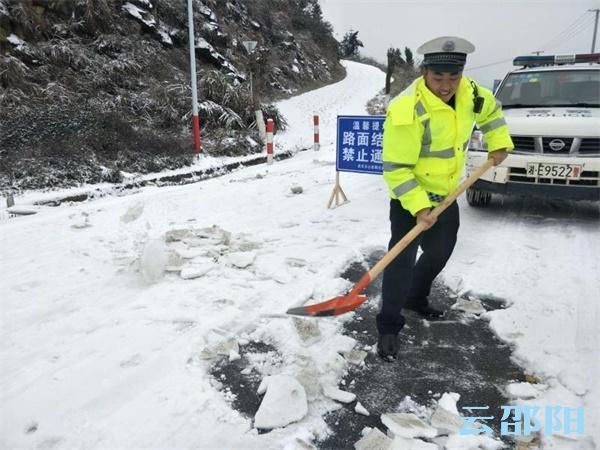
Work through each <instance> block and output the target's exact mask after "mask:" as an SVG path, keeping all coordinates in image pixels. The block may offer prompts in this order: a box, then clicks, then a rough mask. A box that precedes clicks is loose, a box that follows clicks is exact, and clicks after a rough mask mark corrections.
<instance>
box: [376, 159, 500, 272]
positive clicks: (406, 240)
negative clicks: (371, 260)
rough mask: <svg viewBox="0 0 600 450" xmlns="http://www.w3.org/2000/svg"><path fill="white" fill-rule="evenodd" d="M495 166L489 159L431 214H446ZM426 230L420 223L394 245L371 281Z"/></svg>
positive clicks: (377, 267) (378, 266)
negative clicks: (458, 198) (452, 205)
mask: <svg viewBox="0 0 600 450" xmlns="http://www.w3.org/2000/svg"><path fill="white" fill-rule="evenodd" d="M493 165H494V160H493V159H488V160H487V161H486V162H485V164H482V165H481V166H480V167H478V168H477V169H476V170H475V171H474V172H473V173H472V174H471V175H470V176H469V178H467V179H466V180H464V181H463V182H462V183H461V184H460V185H459V186H458V187H457V188H456V189H455V190H454V191H452V192H451V193H450V194H448V196H447V197H446V198H445V199H444V200H443V201H442V202H441V203H440V204H439V205H437V206H436V207H435V208H434V209H433V211H431V214H432V215H433V216H434V217H438V216H439V215H440V214H441V213H442V212H444V210H445V209H446V208H448V206H450V205H451V204H452V202H453V201H454V200H456V198H457V197H458V196H459V195H460V194H462V193H463V192H464V191H466V190H467V189H468V188H469V187H470V186H471V185H472V184H473V183H475V181H477V179H479V177H480V176H481V175H483V174H484V173H485V172H486V171H487V170H488V169H489V168H490V167H492V166H493ZM424 229H425V226H424V225H423V224H420V223H419V224H417V225H415V226H414V227H412V229H411V230H410V231H409V232H408V233H406V234H405V235H404V237H403V238H402V239H400V240H399V241H398V242H397V243H396V245H394V246H393V247H392V248H391V249H390V251H389V252H387V253H386V254H385V256H384V257H383V258H381V260H380V261H379V262H378V263H377V264H375V265H374V266H373V267H372V268H371V270H369V276H370V278H371V280H374V279H375V278H376V277H377V275H379V274H380V273H381V272H382V271H383V269H385V268H386V267H387V266H388V264H389V263H391V262H392V261H393V260H394V258H395V257H396V256H398V254H400V252H401V251H402V250H404V249H405V248H406V247H407V246H408V244H410V243H411V242H412V241H413V240H414V239H415V238H416V237H417V236H418V235H419V234H421V232H422V231H423V230H424Z"/></svg>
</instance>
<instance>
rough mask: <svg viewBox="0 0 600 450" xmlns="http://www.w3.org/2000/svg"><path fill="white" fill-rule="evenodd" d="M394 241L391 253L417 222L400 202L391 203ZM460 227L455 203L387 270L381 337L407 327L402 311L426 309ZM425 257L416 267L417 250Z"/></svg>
mask: <svg viewBox="0 0 600 450" xmlns="http://www.w3.org/2000/svg"><path fill="white" fill-rule="evenodd" d="M390 222H391V228H392V238H391V239H390V244H389V246H388V249H391V248H392V247H393V246H394V245H395V244H396V242H398V241H399V240H400V239H402V237H403V236H404V235H405V234H406V233H408V232H409V231H410V229H411V228H412V227H414V226H415V224H416V219H415V218H414V217H413V216H412V215H411V214H410V213H409V212H408V211H407V210H405V209H404V208H402V205H401V204H400V202H399V201H398V200H391V201H390ZM458 226H459V215H458V205H457V204H456V202H454V203H452V204H451V205H450V206H449V207H448V208H447V209H446V210H445V211H444V212H443V213H442V214H441V215H440V216H439V217H438V219H437V222H436V223H435V225H434V226H433V227H431V228H430V229H429V230H426V231H425V232H423V233H421V235H419V236H418V237H417V238H416V239H415V240H414V241H413V242H412V243H411V244H410V245H409V246H408V247H406V248H405V249H404V250H403V251H402V252H401V253H400V254H399V255H398V256H397V257H396V258H395V259H394V260H393V261H392V262H391V263H390V264H389V265H388V266H387V267H386V268H385V270H384V272H383V288H382V293H381V297H382V302H381V310H380V311H379V314H377V329H378V331H379V333H380V334H397V333H398V332H399V331H400V330H401V329H402V327H403V326H404V317H403V316H402V311H401V309H402V308H403V307H406V306H409V305H410V306H416V307H418V306H419V305H422V306H426V305H427V296H428V295H429V292H430V290H431V283H432V282H433V279H434V278H435V277H436V276H437V275H438V274H439V273H440V272H441V271H442V269H443V268H444V266H445V265H446V262H447V261H448V259H449V258H450V255H452V250H454V245H455V244H456V234H457V232H458ZM419 246H421V249H422V250H423V253H422V254H421V256H420V257H419V260H418V261H417V263H416V264H415V259H416V256H417V249H418V248H419Z"/></svg>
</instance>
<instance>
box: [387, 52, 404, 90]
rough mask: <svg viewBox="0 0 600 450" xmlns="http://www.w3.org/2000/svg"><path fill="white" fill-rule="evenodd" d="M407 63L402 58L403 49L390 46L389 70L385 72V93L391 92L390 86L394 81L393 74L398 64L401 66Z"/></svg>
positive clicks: (388, 56)
mask: <svg viewBox="0 0 600 450" xmlns="http://www.w3.org/2000/svg"><path fill="white" fill-rule="evenodd" d="M404 64H405V61H404V59H403V58H402V50H400V49H399V48H393V47H390V48H388V51H387V70H386V74H385V93H386V94H389V93H390V86H391V82H392V75H393V73H394V70H395V69H396V67H397V66H399V67H401V66H403V65H404Z"/></svg>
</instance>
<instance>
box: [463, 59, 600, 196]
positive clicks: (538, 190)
mask: <svg viewBox="0 0 600 450" xmlns="http://www.w3.org/2000/svg"><path fill="white" fill-rule="evenodd" d="M513 63H514V65H515V66H521V68H519V69H517V70H514V71H512V72H510V73H508V74H507V75H506V77H504V79H503V80H502V82H501V83H500V85H499V86H498V89H497V90H496V93H495V95H496V98H497V99H498V100H499V101H500V102H501V103H502V110H503V112H504V117H505V119H506V123H507V124H508V128H509V130H510V134H511V137H512V140H513V143H514V145H515V149H514V150H513V151H512V152H511V153H510V154H509V156H508V158H506V160H505V161H504V162H503V163H502V164H501V165H500V166H497V167H494V168H493V169H491V170H489V171H488V172H486V174H485V175H483V176H482V177H481V179H479V180H478V181H477V182H476V183H475V184H474V185H473V187H472V188H470V189H468V190H467V201H468V203H469V204H470V205H471V206H487V205H488V204H489V202H490V200H491V197H492V195H491V194H492V193H497V194H520V195H526V196H536V197H545V198H561V199H570V200H596V201H597V200H600V53H593V54H581V55H560V56H559V55H556V56H520V57H517V58H515V59H514V61H513ZM486 152H487V149H486V144H485V140H484V138H483V134H482V133H481V132H480V131H478V130H475V131H474V132H473V135H472V137H471V142H470V144H469V152H468V158H467V172H470V171H473V170H474V169H475V168H476V167H479V166H480V165H481V164H483V163H484V162H485V160H486V158H487V154H486Z"/></svg>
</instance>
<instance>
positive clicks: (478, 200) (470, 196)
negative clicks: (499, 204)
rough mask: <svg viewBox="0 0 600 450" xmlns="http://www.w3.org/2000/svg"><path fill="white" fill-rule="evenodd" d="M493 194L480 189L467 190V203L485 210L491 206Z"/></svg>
mask: <svg viewBox="0 0 600 450" xmlns="http://www.w3.org/2000/svg"><path fill="white" fill-rule="evenodd" d="M491 200H492V194H490V193H489V192H485V191H480V190H478V189H473V188H469V189H467V203H468V204H469V205H471V206H474V207H476V208H483V207H485V206H488V205H489V204H490V201H491Z"/></svg>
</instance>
